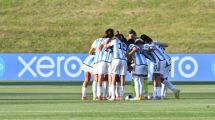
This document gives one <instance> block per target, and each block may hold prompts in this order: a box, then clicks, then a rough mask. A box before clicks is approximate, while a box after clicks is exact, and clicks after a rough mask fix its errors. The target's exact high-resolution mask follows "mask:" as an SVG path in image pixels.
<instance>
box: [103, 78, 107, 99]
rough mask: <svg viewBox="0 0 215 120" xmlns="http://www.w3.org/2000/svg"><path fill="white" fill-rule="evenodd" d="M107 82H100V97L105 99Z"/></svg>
mask: <svg viewBox="0 0 215 120" xmlns="http://www.w3.org/2000/svg"><path fill="white" fill-rule="evenodd" d="M107 87H108V86H107V81H103V82H102V96H103V97H106V96H107Z"/></svg>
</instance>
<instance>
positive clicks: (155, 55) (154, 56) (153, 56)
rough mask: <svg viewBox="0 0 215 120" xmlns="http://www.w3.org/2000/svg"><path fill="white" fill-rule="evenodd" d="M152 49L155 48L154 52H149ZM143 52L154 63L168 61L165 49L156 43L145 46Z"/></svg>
mask: <svg viewBox="0 0 215 120" xmlns="http://www.w3.org/2000/svg"><path fill="white" fill-rule="evenodd" d="M150 47H153V49H154V50H153V51H148V50H149V48H150ZM143 50H144V52H143V54H144V55H145V56H146V57H147V58H148V59H149V60H150V61H151V62H153V63H157V62H159V61H163V60H166V59H165V56H164V51H163V49H162V48H161V46H159V45H158V44H156V42H152V43H151V44H144V45H143Z"/></svg>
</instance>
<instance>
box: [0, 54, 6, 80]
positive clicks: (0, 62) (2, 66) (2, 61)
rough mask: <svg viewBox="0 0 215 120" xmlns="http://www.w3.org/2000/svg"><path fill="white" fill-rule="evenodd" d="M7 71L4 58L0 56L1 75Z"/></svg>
mask: <svg viewBox="0 0 215 120" xmlns="http://www.w3.org/2000/svg"><path fill="white" fill-rule="evenodd" d="M4 72H5V63H4V60H3V59H2V58H0V77H1V76H3V74H4Z"/></svg>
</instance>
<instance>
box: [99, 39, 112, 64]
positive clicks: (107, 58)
mask: <svg viewBox="0 0 215 120" xmlns="http://www.w3.org/2000/svg"><path fill="white" fill-rule="evenodd" d="M108 40H109V39H108V38H107V39H105V40H103V42H102V44H103V45H105V44H106V43H107V42H108ZM112 54H113V50H112V48H103V49H102V51H101V53H100V55H99V61H103V62H108V63H111V62H112Z"/></svg>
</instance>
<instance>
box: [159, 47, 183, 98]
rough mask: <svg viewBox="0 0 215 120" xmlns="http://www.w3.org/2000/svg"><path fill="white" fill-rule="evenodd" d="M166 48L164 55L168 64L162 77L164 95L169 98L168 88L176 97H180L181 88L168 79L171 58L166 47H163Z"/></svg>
mask: <svg viewBox="0 0 215 120" xmlns="http://www.w3.org/2000/svg"><path fill="white" fill-rule="evenodd" d="M163 50H164V57H165V58H166V60H167V64H166V67H165V69H164V73H163V77H162V83H163V86H162V92H161V93H162V94H161V95H162V97H163V98H167V90H168V89H170V90H171V91H172V92H173V94H174V95H175V98H176V99H179V98H180V90H179V89H176V88H175V86H174V85H173V84H172V83H171V82H170V81H168V76H169V73H170V72H171V68H172V66H171V58H170V57H169V56H168V55H167V54H166V53H165V48H163Z"/></svg>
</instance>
